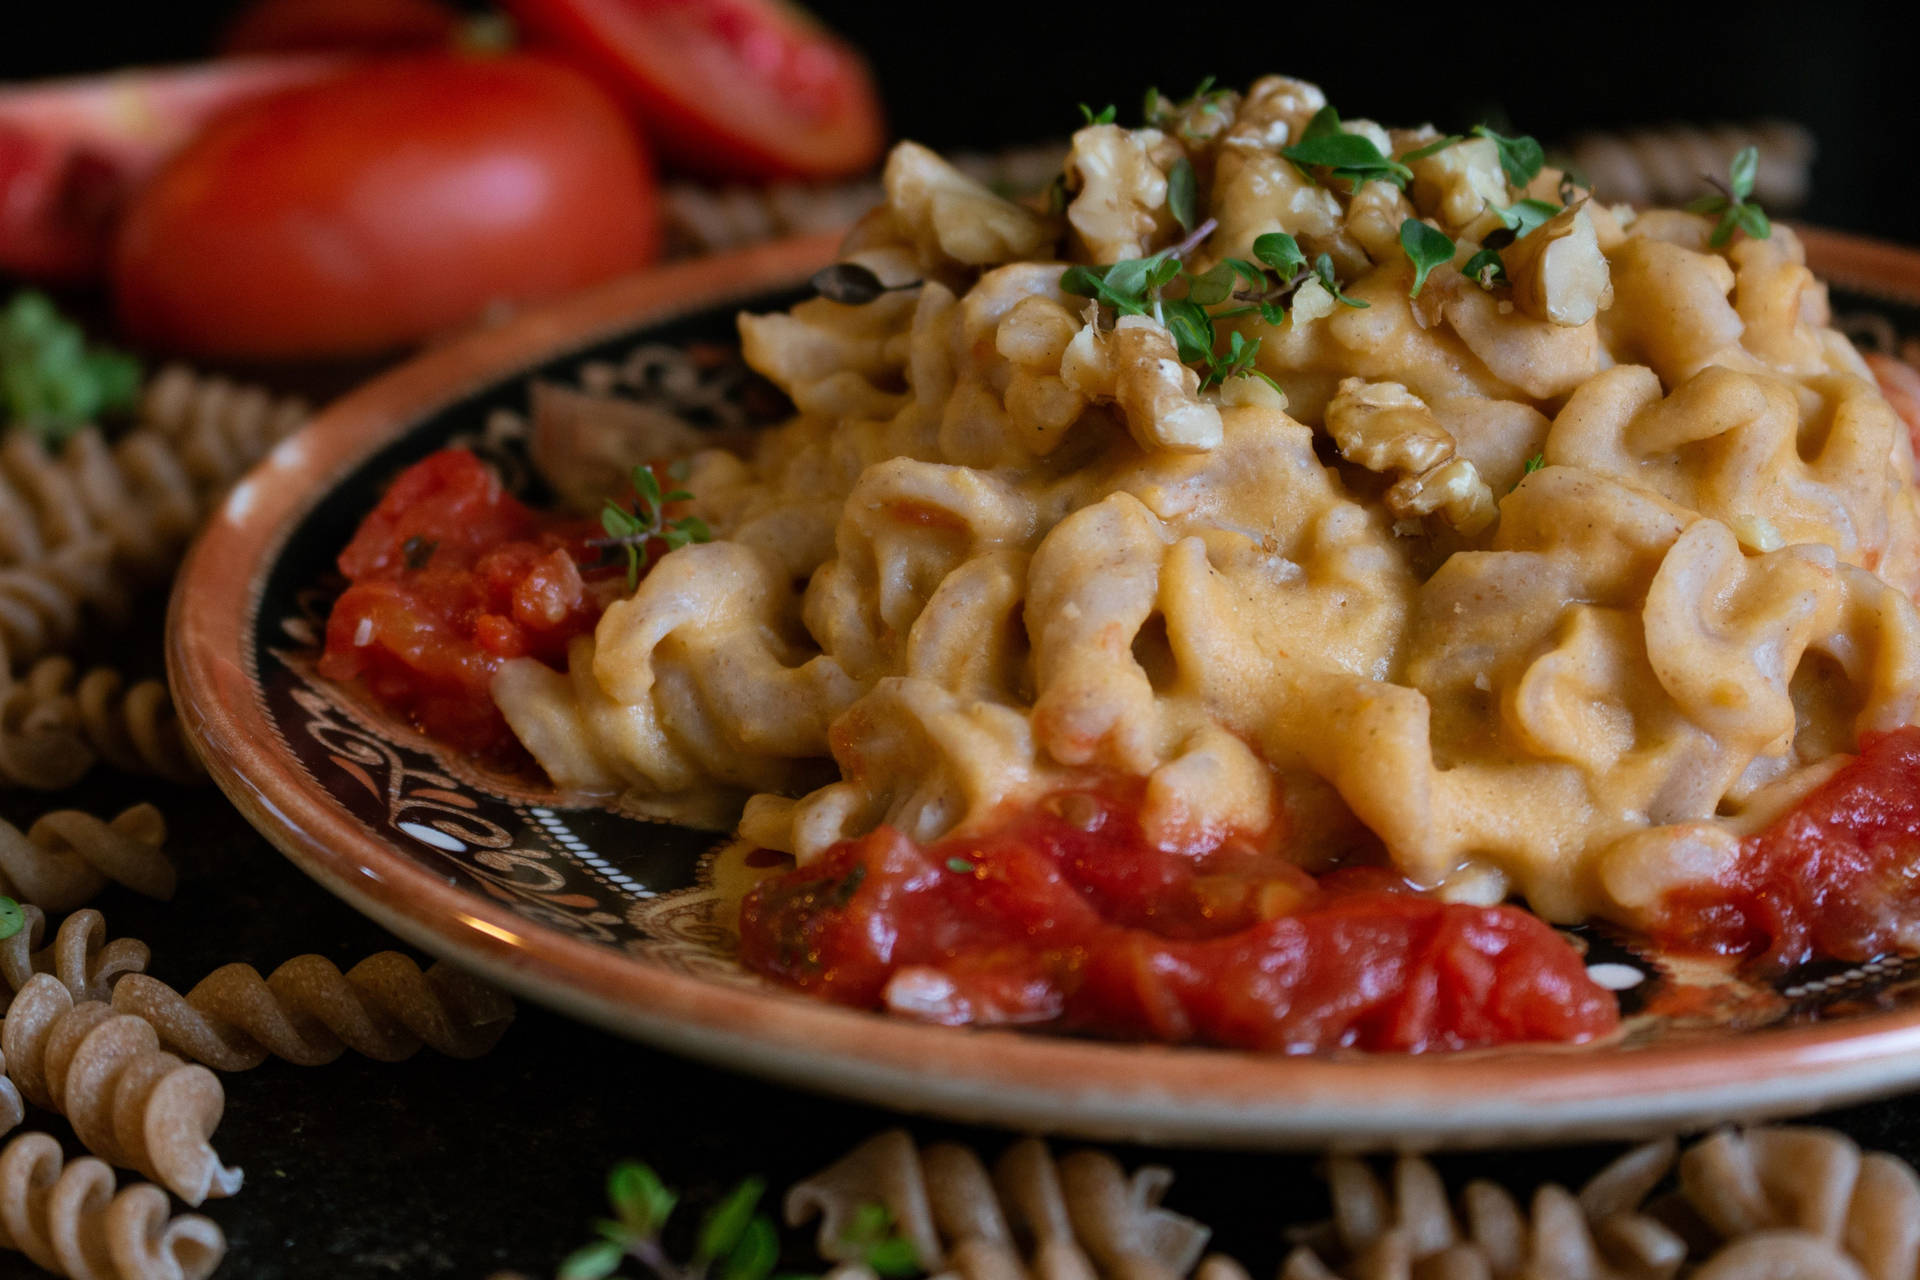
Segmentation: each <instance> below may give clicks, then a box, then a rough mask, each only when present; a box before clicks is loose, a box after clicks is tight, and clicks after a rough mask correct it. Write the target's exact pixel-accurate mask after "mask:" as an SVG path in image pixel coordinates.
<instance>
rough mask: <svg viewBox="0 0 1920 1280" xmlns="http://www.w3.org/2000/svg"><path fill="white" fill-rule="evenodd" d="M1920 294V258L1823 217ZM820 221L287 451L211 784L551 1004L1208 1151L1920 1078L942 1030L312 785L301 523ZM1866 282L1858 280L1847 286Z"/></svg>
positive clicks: (188, 660)
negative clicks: (264, 644)
mask: <svg viewBox="0 0 1920 1280" xmlns="http://www.w3.org/2000/svg"><path fill="white" fill-rule="evenodd" d="M1804 234H1806V236H1807V240H1808V243H1809V246H1810V248H1811V249H1812V250H1813V252H1814V256H1815V258H1816V264H1817V265H1818V262H1819V260H1821V259H1825V258H1828V257H1829V256H1831V257H1833V258H1835V259H1836V265H1840V266H1842V268H1843V269H1842V270H1840V271H1839V272H1837V274H1838V275H1839V276H1841V277H1842V278H1843V279H1844V278H1845V277H1847V276H1850V275H1851V274H1852V271H1851V270H1849V269H1846V268H1849V267H1851V266H1853V265H1854V264H1856V263H1862V262H1864V263H1866V264H1868V265H1867V269H1868V270H1871V271H1873V272H1875V273H1877V274H1878V277H1879V278H1880V279H1881V280H1882V281H1883V282H1886V283H1891V281H1892V279H1893V278H1896V277H1897V278H1898V279H1899V280H1900V281H1901V282H1902V283H1903V284H1904V285H1905V289H1904V290H1903V292H1910V293H1911V294H1912V295H1913V296H1915V297H1916V298H1920V253H1916V252H1914V251H1912V250H1906V249H1901V248H1898V247H1895V246H1891V245H1883V244H1876V243H1874V242H1870V241H1862V240H1858V239H1856V238H1853V237H1846V236H1839V235H1837V234H1836V233H1832V232H1815V231H1809V232H1806V233H1804ZM833 244H834V241H833V238H832V237H812V238H808V239H803V240H795V241H787V242H782V243H779V244H774V245H769V246H764V247H760V248H756V249H750V250H746V251H743V252H740V253H736V254H730V255H727V256H725V257H721V258H715V259H707V260H703V261H699V262H694V263H689V264H685V265H679V266H672V267H667V268H664V269H661V270H659V271H656V272H652V273H649V274H646V275H642V276H637V277H632V278H628V279H625V280H621V281H617V282H614V283H613V284H610V285H607V286H604V287H602V288H600V289H597V290H594V291H592V292H590V293H587V294H583V295H580V296H577V297H575V298H574V299H571V300H569V301H567V302H565V303H562V304H560V305H558V306H556V307H553V308H551V309H548V310H545V311H542V312H539V313H537V314H530V315H528V316H525V317H523V318H521V319H519V320H516V321H514V322H512V323H510V324H508V325H506V326H503V327H502V328H500V329H497V330H493V331H488V332H481V333H476V334H474V335H472V336H470V337H467V338H464V339H461V340H459V341H456V342H454V343H451V344H449V345H447V346H445V347H443V348H441V349H438V350H434V351H431V352H429V353H427V354H425V355H422V356H421V357H419V358H418V359H416V360H414V361H412V362H410V363H408V364H406V365H404V366H402V367H401V368H399V369H397V370H395V371H393V372H392V373H390V374H387V375H385V376H383V377H381V378H379V379H377V380H376V381H374V382H372V383H370V384H369V385H367V386H366V387H364V388H362V389H361V390H359V391H356V392H354V393H352V394H351V395H349V396H347V397H346V398H344V399H343V400H341V401H339V402H338V403H336V404H335V405H333V406H331V407H330V408H328V409H327V410H326V411H325V412H323V413H322V414H321V415H319V416H318V417H317V418H316V419H315V421H314V422H313V423H312V424H311V425H310V426H309V427H307V428H306V429H305V430H304V431H302V432H301V433H300V434H299V435H297V436H295V437H294V438H293V439H292V440H291V441H289V442H287V443H285V444H282V445H281V446H280V447H279V448H277V449H276V450H275V451H274V453H273V455H272V456H270V457H269V458H268V459H267V460H265V461H264V462H263V463H262V464H261V465H260V466H259V467H258V468H256V469H255V470H254V471H253V472H252V473H250V474H249V476H248V477H247V478H246V480H244V481H243V482H242V484H241V485H240V486H238V487H237V488H236V489H235V491H234V493H233V494H232V495H231V496H230V497H229V499H228V500H227V501H226V503H225V504H224V505H223V506H222V508H221V509H220V511H219V512H217V513H216V515H215V517H214V518H213V520H212V521H210V523H209V526H208V528H207V530H206V532H205V533H204V534H203V536H202V537H201V539H200V541H199V542H198V543H197V544H196V546H195V547H194V549H193V551H192V553H191V554H190V556H189V558H188V560H187V562H186V564H185V566H184V567H183V569H182V571H181V574H180V577H179V580H178V583H177V585H176V588H175V591H174V596H173V601H172V607H171V611H170V617H169V623H168V628H167V631H168V648H167V656H168V669H169V673H170V675H171V678H172V681H173V686H174V690H175V695H176V698H177V700H178V702H179V704H180V709H181V714H182V717H183V720H184V723H185V724H186V726H187V729H188V731H189V733H190V734H191V736H192V738H193V740H194V741H195V742H196V743H197V744H198V746H199V749H200V751H201V754H202V755H203V757H204V758H205V760H206V763H207V765H208V768H209V770H210V772H211V773H212V775H213V777H214V779H215V780H216V782H218V784H219V785H220V787H221V789H222V790H223V791H225V792H226V794H227V795H228V797H229V798H230V799H232V800H233V801H234V803H235V804H236V805H237V806H238V807H239V808H240V809H241V811H242V812H243V813H244V814H245V815H246V816H247V818H248V819H249V820H250V821H251V822H252V823H253V824H254V825H255V826H256V827H257V828H259V829H260V830H261V831H262V832H263V833H264V834H265V835H267V837H268V838H269V839H271V840H272V841H273V842H274V843H275V844H276V845H278V846H279V847H280V848H281V849H282V850H283V851H284V852H285V853H286V854H287V855H288V856H289V857H290V858H291V859H292V860H293V861H294V862H295V863H296V864H297V865H298V866H300V867H301V868H302V869H303V870H304V871H306V872H307V873H308V874H309V875H311V876H312V877H313V878H314V879H315V880H317V881H319V882H320V883H321V884H322V885H324V886H325V887H327V888H328V889H329V890H331V891H332V892H334V893H336V894H338V895H339V896H341V897H343V898H345V899H346V900H347V901H348V902H349V903H351V904H352V905H354V906H355V907H356V908H358V909H360V910H361V911H363V912H364V913H366V914H367V915H369V916H371V917H373V918H374V919H375V920H377V921H378V922H380V923H381V924H383V925H385V926H387V927H388V928H390V929H392V930H393V931H394V932H396V933H399V934H400V935H402V936H404V937H406V938H407V939H408V940H410V941H412V942H414V943H416V944H417V945H419V946H421V947H423V948H425V949H426V950H428V951H431V952H434V953H436V954H439V955H443V956H447V957H449V958H452V959H455V960H457V961H458V962H460V963H462V964H464V965H467V966H469V967H472V968H474V969H476V970H478V971H480V972H482V973H485V974H486V975H488V976H490V977H492V978H494V979H496V980H497V981H500V982H501V983H503V984H504V985H506V986H508V987H511V988H513V989H515V990H516V991H518V992H520V993H521V994H523V995H526V996H528V997H530V998H532V999H535V1000H537V1001H540V1002H542V1003H546V1004H549V1005H553V1006H556V1007H559V1008H562V1009H564V1010H566V1011H567V1012H570V1013H572V1014H574V1015H576V1016H579V1017H583V1018H586V1019H588V1020H591V1021H593V1022H596V1023H599V1024H601V1025H603V1026H606V1027H608V1028H610V1029H612V1030H615V1031H618V1032H620V1033H622V1034H625V1035H629V1036H632V1037H635V1038H638V1039H641V1040H645V1041H649V1042H652V1043H655V1044H658V1045H660V1046H662V1047H666V1048H670V1049H673V1050H675V1051H679V1052H684V1053H689V1054H692V1055H695V1056H698V1057H702V1058H706V1059H709V1060H711V1061H714V1062H717V1063H720V1064H722V1065H728V1066H734V1067H739V1068H741V1069H745V1070H749V1071H753V1072H755V1073H758V1074H762V1075H766V1076H770V1077H774V1078H777V1079H780V1080H782V1081H784V1082H786V1083H790V1084H796V1085H801V1086H806V1087H812V1088H818V1089H822V1090H826V1091H830V1092H836V1093H842V1094H847V1095H851V1096H855V1097H859V1098H862V1099H864V1100H867V1101H872V1102H877V1103H880V1104H882V1105H889V1106H894V1107H898V1108H902V1109H907V1110H922V1111H933V1112H938V1113H941V1114H945V1115H950V1116H954V1117H957V1118H962V1119H974V1120H983V1121H989V1122H997V1123H1001V1124H1006V1125H1011V1126H1015V1127H1021V1128H1029V1129H1038V1130H1052V1131H1060V1132H1073V1133H1078V1134H1082V1135H1085V1136H1094V1137H1108V1138H1139V1139H1158V1140H1173V1141H1184V1142H1198V1143H1204V1144H1209V1145H1246V1146H1282V1145H1307V1144H1311V1145H1325V1144H1341V1145H1350V1146H1380V1145H1436V1144H1457V1145H1467V1144H1485V1143H1490V1142H1509V1141H1526V1140H1545V1139H1549V1138H1551V1139H1568V1138H1576V1137H1598V1136H1625V1135H1629V1134H1634V1133H1642V1132H1651V1131H1655V1130H1661V1129H1669V1128H1674V1127H1681V1126H1686V1125H1690V1124H1702V1123H1709V1122H1712V1121H1716V1120H1719V1119H1724V1118H1736V1117H1750V1116H1759V1115H1775V1114H1784V1113H1788V1112H1791V1111H1801V1110H1809V1109H1812V1108H1815V1107H1819V1106H1825V1105H1831V1104H1836V1103H1839V1102H1843V1101H1850V1100H1854V1099H1858V1098H1861V1097H1865V1096H1868V1095H1870V1094H1874V1093H1885V1092H1888V1091H1891V1090H1892V1089H1894V1088H1896V1087H1898V1086H1900V1085H1903V1084H1907V1083H1911V1082H1913V1081H1915V1080H1920V1008H1914V1009H1908V1010H1904V1011H1897V1012H1892V1013H1887V1014H1883V1015H1874V1016H1869V1017H1863V1018H1858V1019H1853V1020H1849V1021H1845V1022H1835V1023H1830V1024H1816V1025H1810V1026H1806V1027H1796V1028H1788V1029H1777V1030H1770V1031H1766V1032H1764V1033H1760V1034H1753V1035H1740V1034H1728V1035H1727V1036H1725V1037H1724V1038H1716V1039H1712V1040H1703V1041H1699V1042H1691V1043H1681V1044H1669V1045H1656V1046H1653V1047H1649V1048H1645V1049H1619V1050H1616V1049H1606V1048H1601V1049H1596V1050H1582V1049H1578V1048H1574V1049H1547V1050H1523V1051H1518V1052H1497V1053H1483V1054H1464V1055H1429V1056H1423V1057H1391V1056H1380V1057H1360V1056H1349V1057H1338V1058H1303V1057H1283V1056H1271V1055H1257V1054H1251V1053H1242V1052H1232V1051H1225V1050H1213V1049H1192V1048H1184V1049H1182V1048H1166V1047H1160V1046H1146V1045H1113V1044H1102V1043H1095V1042H1088V1041H1080V1040H1069V1039H1063V1038H1054V1037H1046V1036H1038V1035H1028V1034H1021V1033H1017V1032H1008V1031H960V1030H952V1029H947V1028H940V1027H928V1026H923V1025H919V1024H915V1023H910V1022H905V1021H901V1020H898V1019H893V1018H889V1017H886V1016H883V1015H879V1014H871V1013H862V1012H856V1011H852V1010H847V1009H841V1008H836V1007H832V1006H829V1005H825V1004H821V1003H818V1002H815V1001H812V1000H809V999H805V998H801V997H797V996H792V995H788V994H785V993H780V992H775V991H770V990H755V989H751V988H744V987H735V986H728V985H723V984H719V983H715V982H711V981H707V980H704V979H700V978H696V977H692V976H689V975H685V974H681V973H677V972H673V971H670V970H668V969H666V968H664V967H661V966H657V965H653V964H649V963H647V962H645V961H641V960H638V959H636V958H633V957H629V956H625V955H622V954H620V953H618V952H615V951H612V950H610V949H606V948H602V947H598V946H595V945H593V944H590V943H587V942H584V941H581V940H578V939H575V938H572V937H569V936H567V935H565V934H562V933H560V932H558V931H555V930H549V929H545V928H542V927H540V926H537V925H533V924H531V923H530V922H528V921H526V920H524V919H522V918H521V917H519V916H516V915H514V914H513V913H512V912H510V911H508V910H506V909H504V908H502V907H500V906H497V905H495V904H494V903H492V902H490V901H488V900H486V899H485V898H483V897H481V896H479V895H477V894H473V893H470V892H467V891H464V890H461V889H459V888H457V887H455V886H454V885H452V884H450V883H449V882H447V881H446V880H444V879H442V878H440V877H437V876H435V875H434V874H432V873H431V872H430V871H429V870H427V869H426V868H425V867H423V866H422V865H420V864H419V863H417V862H416V861H414V860H413V859H412V858H410V857H409V856H408V855H407V854H405V853H404V852H402V851H400V850H399V849H397V848H395V847H394V846H393V845H391V844H389V843H388V842H387V841H386V840H385V839H383V838H382V837H381V836H380V835H379V834H378V833H377V832H375V831H373V830H372V829H370V828H369V827H367V826H366V825H365V824H364V823H362V822H361V821H360V820H359V819H357V818H355V817H353V816H352V815H351V814H349V813H348V811H347V810H346V809H345V808H344V807H342V806H341V805H339V804H338V803H337V802H335V801H334V800H332V799H331V798H330V797H329V796H327V795H326V794H325V793H324V792H323V791H322V790H321V789H320V788H318V787H316V786H315V785H314V784H313V783H312V782H311V781H310V780H309V779H308V778H307V777H306V775H305V774H304V773H303V771H302V770H301V768H300V766H299V765H298V763H297V762H295V761H294V760H293V759H292V758H291V756H290V755H289V754H288V753H287V752H286V751H285V749H284V748H283V747H282V745H281V742H280V738H279V736H278V734H277V733H276V731H275V729H274V728H273V726H272V725H271V724H270V723H269V721H268V718H267V715H266V711H265V708H264V705H263V703H262V700H261V698H260V696H259V693H258V691H257V689H256V687H255V683H254V679H253V673H251V672H250V671H249V670H248V668H247V664H246V662H245V660H244V657H243V655H244V654H245V653H246V651H247V650H246V645H247V643H248V640H249V637H250V636H251V635H252V633H253V628H254V625H255V622H256V609H257V607H258V603H259V599H260V593H261V590H262V588H263V584H264V581H265V578H266V576H267V571H268V569H269V568H270V566H271V565H272V563H273V562H274V560H275V558H276V557H277V555H278V552H279V548H280V547H281V545H282V544H283V541H284V538H285V536H286V534H287V532H288V530H289V529H290V528H291V527H292V526H293V525H294V524H296V523H297V522H298V520H299V519H300V518H301V517H302V516H303V515H304V514H305V513H306V511H307V510H309V509H310V507H311V505H312V504H313V502H315V501H317V499H318V496H319V495H321V494H323V493H325V492H326V491H328V490H329V489H330V488H331V487H332V486H333V485H334V484H335V483H337V482H338V480H339V479H340V478H341V477H342V476H343V475H345V474H346V473H347V472H348V471H350V470H351V469H352V468H353V467H354V466H355V465H356V464H357V463H358V462H359V461H360V460H362V459H363V458H364V457H365V456H366V455H367V454H368V453H370V452H371V451H372V450H373V449H375V448H377V447H379V446H380V445H382V444H385V443H387V442H388V441H390V440H392V439H394V438H396V437H397V436H398V435H400V434H402V433H403V432H404V431H405V430H406V429H407V428H408V427H409V426H410V425H411V424H413V423H414V422H416V421H418V420H420V418H421V417H423V416H424V415H426V414H427V413H430V412H431V411H433V410H434V409H436V408H438V407H440V406H442V405H444V404H447V403H449V402H452V401H456V400H458V399H460V398H461V397H463V396H465V395H466V394H468V393H469V392H471V391H473V390H476V389H479V388H482V387H485V386H487V385H490V384H492V383H493V382H495V381H496V380H497V379H498V378H499V377H500V376H501V375H502V373H503V371H504V372H508V373H511V372H513V371H517V370H522V369H527V368H530V367H532V366H535V365H537V364H539V363H540V362H542V361H543V360H545V359H548V358H552V357H555V356H558V355H562V354H564V353H566V352H568V351H571V350H576V349H580V348H584V347H586V346H589V345H591V344H593V343H594V342H596V341H598V340H602V339H605V338H610V337H616V336H618V334H620V333H621V332H624V331H627V330H629V329H632V328H634V327H636V326H638V325H640V324H642V323H646V322H649V321H657V320H665V319H668V318H670V317H672V316H674V315H676V314H680V313H684V312H687V311H691V310H694V309H698V308H701V307H704V306H709V305H713V304H715V303H716V302H721V301H725V300H727V299H730V298H738V297H744V296H747V295H750V294H752V293H755V292H758V291H760V290H762V289H765V288H770V287H775V286H779V285H787V284H793V283H797V282H798V281H800V280H802V279H804V278H805V276H806V274H807V273H808V272H809V271H811V270H812V269H813V268H815V267H817V266H818V265H820V264H822V263H824V262H826V261H828V260H829V259H830V257H831V254H832V250H833ZM1847 282H1848V283H1851V281H1847Z"/></svg>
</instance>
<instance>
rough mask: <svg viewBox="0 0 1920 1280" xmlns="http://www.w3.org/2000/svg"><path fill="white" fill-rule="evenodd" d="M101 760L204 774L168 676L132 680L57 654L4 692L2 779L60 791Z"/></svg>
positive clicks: (175, 778)
mask: <svg viewBox="0 0 1920 1280" xmlns="http://www.w3.org/2000/svg"><path fill="white" fill-rule="evenodd" d="M16 724H17V725H18V726H19V727H18V729H12V726H13V725H16ZM96 761H104V762H106V763H107V764H110V765H112V766H113V767H114V768H116V769H120V770H122V771H124V772H127V773H146V774H153V775H156V776H158V777H162V778H165V779H167V780H168V781H170V782H181V783H188V782H198V781H201V780H202V779H204V778H205V777H206V772H205V770H204V769H202V768H201V766H200V758H199V756H198V755H196V754H195V753H194V750H193V747H192V745H191V744H190V743H189V742H188V741H187V737H186V735H185V734H184V733H183V732H182V731H181V728H180V721H179V717H178V715H177V714H176V713H175V711H174V706H173V696H172V695H171V694H170V693H169V692H168V690H167V686H166V682H165V681H163V680H159V679H151V678H150V679H144V680H135V681H133V682H131V683H129V682H128V679H127V677H126V676H125V675H124V674H123V673H122V672H120V671H118V670H116V669H115V668H113V667H105V666H101V667H94V668H92V669H91V670H88V671H86V672H84V673H82V672H81V671H80V670H79V668H78V667H77V666H76V665H75V663H74V662H73V660H72V659H71V658H68V657H65V656H63V655H54V656H52V657H46V658H42V659H41V660H40V661H38V662H36V663H35V664H34V665H33V666H32V668H30V669H29V670H28V671H27V673H26V675H24V676H23V677H21V679H20V680H19V681H17V682H16V683H15V684H14V685H13V686H12V687H11V688H9V689H7V690H6V692H5V693H4V694H0V782H7V783H12V784H14V785H16V786H23V787H36V788H39V789H42V790H55V789H58V788H60V787H64V786H69V785H71V784H72V783H74V782H76V781H78V780H79V778H80V777H81V776H82V775H83V774H84V773H85V772H86V770H87V769H88V768H90V767H91V766H92V765H93V764H94V763H95V762H96Z"/></svg>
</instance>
